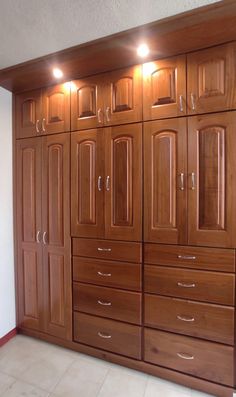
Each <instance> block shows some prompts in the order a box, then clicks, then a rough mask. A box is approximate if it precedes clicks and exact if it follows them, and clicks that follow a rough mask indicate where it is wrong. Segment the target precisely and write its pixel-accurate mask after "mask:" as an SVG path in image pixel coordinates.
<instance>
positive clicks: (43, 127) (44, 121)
mask: <svg viewBox="0 0 236 397" xmlns="http://www.w3.org/2000/svg"><path fill="white" fill-rule="evenodd" d="M45 123H46V119H45V118H43V120H42V130H43V132H46V128H45Z"/></svg>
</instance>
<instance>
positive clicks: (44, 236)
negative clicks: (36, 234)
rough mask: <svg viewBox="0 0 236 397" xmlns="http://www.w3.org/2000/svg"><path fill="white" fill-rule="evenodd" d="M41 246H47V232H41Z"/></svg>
mask: <svg viewBox="0 0 236 397" xmlns="http://www.w3.org/2000/svg"><path fill="white" fill-rule="evenodd" d="M43 244H44V245H46V244H47V232H43Z"/></svg>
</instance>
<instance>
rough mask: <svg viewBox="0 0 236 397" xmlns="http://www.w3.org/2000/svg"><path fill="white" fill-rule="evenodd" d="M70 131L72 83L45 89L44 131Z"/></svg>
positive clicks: (44, 132) (49, 132)
mask: <svg viewBox="0 0 236 397" xmlns="http://www.w3.org/2000/svg"><path fill="white" fill-rule="evenodd" d="M66 131H70V83H65V84H58V85H55V86H52V87H47V88H45V89H44V90H43V111H42V133H43V134H53V133H59V132H66Z"/></svg>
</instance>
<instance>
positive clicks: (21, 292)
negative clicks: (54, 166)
mask: <svg viewBox="0 0 236 397" xmlns="http://www.w3.org/2000/svg"><path fill="white" fill-rule="evenodd" d="M41 164H42V159H41V139H40V138H33V139H23V140H20V141H18V142H17V145H16V197H17V200H16V207H17V218H16V228H17V229H16V230H17V253H18V255H17V280H18V288H17V292H18V309H19V312H18V313H19V318H18V321H19V326H20V327H23V328H31V329H36V330H43V302H42V296H43V286H42V282H43V270H42V247H41V238H42V234H41V230H42V229H41Z"/></svg>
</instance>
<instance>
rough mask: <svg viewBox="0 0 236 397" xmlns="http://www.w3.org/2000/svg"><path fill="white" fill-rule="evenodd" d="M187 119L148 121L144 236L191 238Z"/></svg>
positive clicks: (168, 239)
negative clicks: (188, 226)
mask: <svg viewBox="0 0 236 397" xmlns="http://www.w3.org/2000/svg"><path fill="white" fill-rule="evenodd" d="M186 184H187V137H186V119H185V118H178V119H172V120H163V121H150V122H148V123H145V125H144V240H145V241H153V242H157V243H170V244H178V243H181V244H184V243H186V239H187V186H186Z"/></svg>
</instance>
